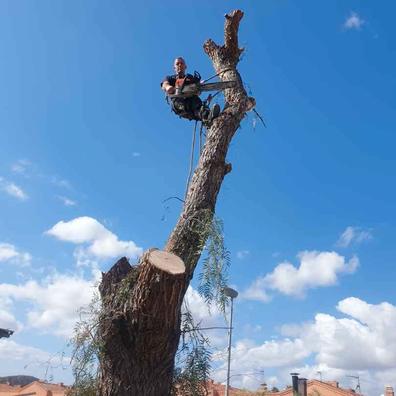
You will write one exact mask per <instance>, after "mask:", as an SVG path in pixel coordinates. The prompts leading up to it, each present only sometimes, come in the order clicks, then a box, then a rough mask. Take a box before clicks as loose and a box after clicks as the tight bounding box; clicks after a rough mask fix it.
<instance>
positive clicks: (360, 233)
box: [336, 226, 373, 247]
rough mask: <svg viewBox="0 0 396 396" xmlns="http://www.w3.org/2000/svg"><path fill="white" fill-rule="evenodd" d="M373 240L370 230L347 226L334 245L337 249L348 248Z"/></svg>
mask: <svg viewBox="0 0 396 396" xmlns="http://www.w3.org/2000/svg"><path fill="white" fill-rule="evenodd" d="M372 238H373V235H372V234H371V231H370V230H367V229H363V228H359V227H352V226H348V227H347V228H346V229H345V230H344V232H343V233H342V234H341V235H340V237H339V238H338V241H337V243H336V245H337V246H339V247H348V246H350V245H351V244H353V243H355V244H359V243H362V242H364V241H368V240H370V239H372Z"/></svg>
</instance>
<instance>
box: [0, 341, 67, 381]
mask: <svg viewBox="0 0 396 396" xmlns="http://www.w3.org/2000/svg"><path fill="white" fill-rule="evenodd" d="M0 367H1V369H2V375H14V374H15V373H18V374H26V375H33V376H36V377H38V378H41V379H44V380H47V381H51V382H53V381H54V380H51V378H56V380H57V381H64V382H65V383H71V382H72V378H71V375H70V374H68V373H67V372H66V371H65V369H66V368H68V367H70V357H67V356H64V355H63V354H62V353H60V352H59V353H55V354H51V353H49V352H47V351H44V350H42V349H39V348H35V347H33V346H29V345H23V344H20V343H17V342H15V341H14V340H12V339H8V338H3V339H1V340H0Z"/></svg>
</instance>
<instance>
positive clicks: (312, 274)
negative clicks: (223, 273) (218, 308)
mask: <svg viewBox="0 0 396 396" xmlns="http://www.w3.org/2000/svg"><path fill="white" fill-rule="evenodd" d="M297 257H298V258H299V260H300V265H299V266H298V267H295V266H294V265H293V264H291V263H289V262H283V263H280V264H278V265H277V266H276V267H275V269H274V271H273V272H271V273H269V274H267V275H265V276H263V277H259V278H258V279H256V280H255V281H254V282H253V284H252V285H251V286H250V287H249V288H248V289H247V290H246V291H245V292H244V293H243V297H244V298H247V299H251V300H258V301H263V302H267V301H269V300H270V296H269V295H268V291H269V290H273V291H277V292H279V293H282V294H286V295H289V296H295V297H304V295H305V293H306V291H307V290H308V289H313V288H317V287H327V286H332V285H335V284H336V283H337V281H338V276H339V275H340V274H342V273H353V272H354V271H355V270H356V268H357V267H358V265H359V260H358V258H357V257H356V256H354V257H352V258H351V259H350V260H349V261H346V259H345V257H343V256H340V255H339V254H338V253H336V252H318V251H304V252H300V253H299V254H298V255H297Z"/></svg>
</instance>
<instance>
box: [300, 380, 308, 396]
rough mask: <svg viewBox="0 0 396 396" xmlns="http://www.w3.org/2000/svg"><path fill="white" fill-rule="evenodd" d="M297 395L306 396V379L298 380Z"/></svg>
mask: <svg viewBox="0 0 396 396" xmlns="http://www.w3.org/2000/svg"><path fill="white" fill-rule="evenodd" d="M298 394H299V396H307V379H306V378H299V379H298Z"/></svg>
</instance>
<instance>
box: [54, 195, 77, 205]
mask: <svg viewBox="0 0 396 396" xmlns="http://www.w3.org/2000/svg"><path fill="white" fill-rule="evenodd" d="M58 198H59V199H60V200H61V201H62V203H63V205H65V206H76V205H77V202H76V201H73V200H72V199H70V198H67V197H63V196H61V195H58Z"/></svg>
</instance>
